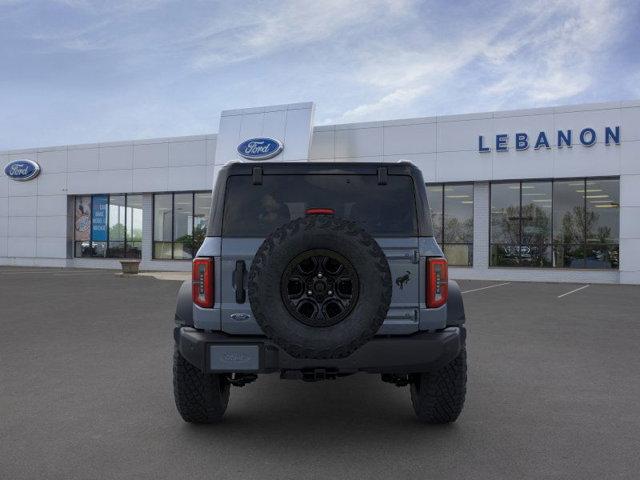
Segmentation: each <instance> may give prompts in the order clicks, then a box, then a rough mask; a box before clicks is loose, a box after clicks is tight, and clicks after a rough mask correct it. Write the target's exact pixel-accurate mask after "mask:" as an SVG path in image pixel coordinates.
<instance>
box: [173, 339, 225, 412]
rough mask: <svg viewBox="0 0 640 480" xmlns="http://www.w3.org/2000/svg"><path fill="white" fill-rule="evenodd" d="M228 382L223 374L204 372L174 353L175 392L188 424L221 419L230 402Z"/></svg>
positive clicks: (177, 353)
mask: <svg viewBox="0 0 640 480" xmlns="http://www.w3.org/2000/svg"><path fill="white" fill-rule="evenodd" d="M229 387H230V385H229V381H228V380H227V379H226V378H225V377H224V376H223V375H217V374H206V373H202V372H201V371H200V370H198V369H197V368H196V367H194V366H193V365H191V364H190V363H189V362H188V361H187V360H185V359H184V357H183V356H182V355H180V352H179V351H178V349H177V348H176V349H175V350H174V352H173V394H174V397H175V401H176V407H177V408H178V412H180V416H182V419H183V420H184V421H185V422H189V423H216V422H219V421H220V420H222V416H223V415H224V412H225V411H226V410H227V404H228V403H229Z"/></svg>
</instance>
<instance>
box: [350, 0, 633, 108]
mask: <svg viewBox="0 0 640 480" xmlns="http://www.w3.org/2000/svg"><path fill="white" fill-rule="evenodd" d="M504 11H505V12H507V13H505V14H503V15H501V16H499V17H497V18H496V19H495V20H493V19H492V20H491V22H492V23H491V25H490V26H483V25H482V23H481V22H482V20H478V21H476V22H474V23H472V25H471V26H467V25H464V26H463V28H461V29H460V31H459V33H458V34H457V35H452V36H451V37H449V38H446V39H441V38H429V37H428V32H426V34H425V41H424V42H423V45H421V46H420V48H414V49H412V50H410V49H407V48H406V46H405V44H404V43H403V42H401V41H399V42H395V43H393V42H389V43H387V44H386V45H385V46H384V47H383V48H380V47H379V46H377V45H376V46H375V47H374V48H372V49H371V50H370V51H367V52H365V53H364V54H362V53H361V57H363V61H362V65H361V68H360V69H358V70H357V71H356V72H355V73H354V75H353V76H352V78H353V79H354V80H355V81H357V82H359V83H361V84H363V85H366V86H367V87H369V88H370V91H371V93H370V95H369V98H368V99H367V100H366V101H365V102H364V103H361V104H359V105H356V106H355V107H353V108H350V109H348V110H347V111H345V112H344V113H343V114H342V116H341V117H340V118H339V120H340V121H358V120H365V119H371V117H372V116H374V115H376V116H378V115H384V116H387V117H388V116H389V114H391V115H396V114H398V115H401V114H402V113H403V111H404V110H405V107H406V106H407V105H410V104H411V103H413V102H415V101H417V100H419V99H421V98H426V97H429V96H436V97H438V96H441V95H438V93H440V94H446V93H445V92H446V91H448V90H449V91H450V90H451V89H452V87H453V86H454V85H456V84H461V83H466V82H470V83H475V84H476V85H477V90H478V91H477V100H478V102H479V103H481V104H483V105H487V104H495V103H496V101H495V99H496V98H499V99H500V100H499V101H498V102H497V103H507V102H509V101H511V97H513V96H514V95H519V98H520V99H521V101H525V102H529V103H533V104H535V105H541V104H549V103H554V102H559V101H563V100H565V99H569V98H571V97H574V96H576V95H579V94H581V93H583V92H585V91H586V90H587V89H588V88H589V87H590V85H591V84H592V82H593V76H594V65H595V63H596V62H597V59H596V58H597V56H598V54H599V53H600V52H601V51H602V50H604V49H605V48H606V46H607V45H608V44H609V43H610V42H612V41H613V40H614V39H615V38H616V28H617V27H618V25H619V23H620V21H621V17H620V14H619V13H617V12H616V9H615V8H614V6H613V5H612V3H611V2H609V1H606V0H602V1H591V2H585V1H577V0H573V1H570V2H563V3H556V2H550V1H538V2H534V3H532V4H529V5H523V4H521V3H518V4H517V8H516V6H515V5H514V8H510V9H505V10H504ZM485 21H486V19H485ZM478 27H483V28H478ZM470 68H472V69H473V70H472V71H471V73H469V72H468V71H467V70H466V69H470ZM463 72H464V73H463ZM469 75H470V76H471V78H470V77H469ZM474 75H477V76H478V78H477V80H475V82H474V81H473V76H474ZM481 75H484V77H483V78H482V80H480V76H481ZM358 79H359V80H358ZM453 101H455V99H454V100H453ZM468 107H469V108H471V109H473V108H474V107H473V105H468Z"/></svg>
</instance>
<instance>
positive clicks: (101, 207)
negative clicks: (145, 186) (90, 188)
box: [74, 194, 142, 258]
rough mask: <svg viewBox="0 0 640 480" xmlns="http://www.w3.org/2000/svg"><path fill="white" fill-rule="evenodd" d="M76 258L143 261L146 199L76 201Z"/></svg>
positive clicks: (122, 197) (113, 197)
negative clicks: (143, 201) (143, 220)
mask: <svg viewBox="0 0 640 480" xmlns="http://www.w3.org/2000/svg"><path fill="white" fill-rule="evenodd" d="M74 220H75V222H74V223H75V228H74V242H75V248H74V254H75V256H76V257H103V258H122V257H128V258H140V256H141V253H142V195H137V194H136V195H133V194H132V195H128V194H122V195H85V196H78V197H76V198H75V218H74Z"/></svg>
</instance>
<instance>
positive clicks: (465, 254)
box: [427, 183, 473, 266]
mask: <svg viewBox="0 0 640 480" xmlns="http://www.w3.org/2000/svg"><path fill="white" fill-rule="evenodd" d="M427 193H428V197H429V208H430V210H431V219H432V222H433V230H434V233H435V236H436V240H437V241H438V243H439V244H440V245H442V249H443V251H444V254H445V256H446V257H447V260H448V262H449V265H458V266H470V265H472V264H473V184H472V183H465V184H439V185H428V186H427Z"/></svg>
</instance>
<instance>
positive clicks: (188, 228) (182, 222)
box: [153, 192, 211, 260]
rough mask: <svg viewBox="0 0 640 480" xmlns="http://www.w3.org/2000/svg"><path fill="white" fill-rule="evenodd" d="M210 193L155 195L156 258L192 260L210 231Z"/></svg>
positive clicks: (154, 252) (154, 240) (154, 237)
mask: <svg viewBox="0 0 640 480" xmlns="http://www.w3.org/2000/svg"><path fill="white" fill-rule="evenodd" d="M210 208H211V192H184V193H160V194H156V195H154V196H153V258H156V259H166V260H171V259H174V260H180V259H191V258H193V257H194V255H195V254H196V252H197V251H198V248H200V245H202V242H203V241H204V237H205V236H206V232H207V221H208V219H209V209H210Z"/></svg>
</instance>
